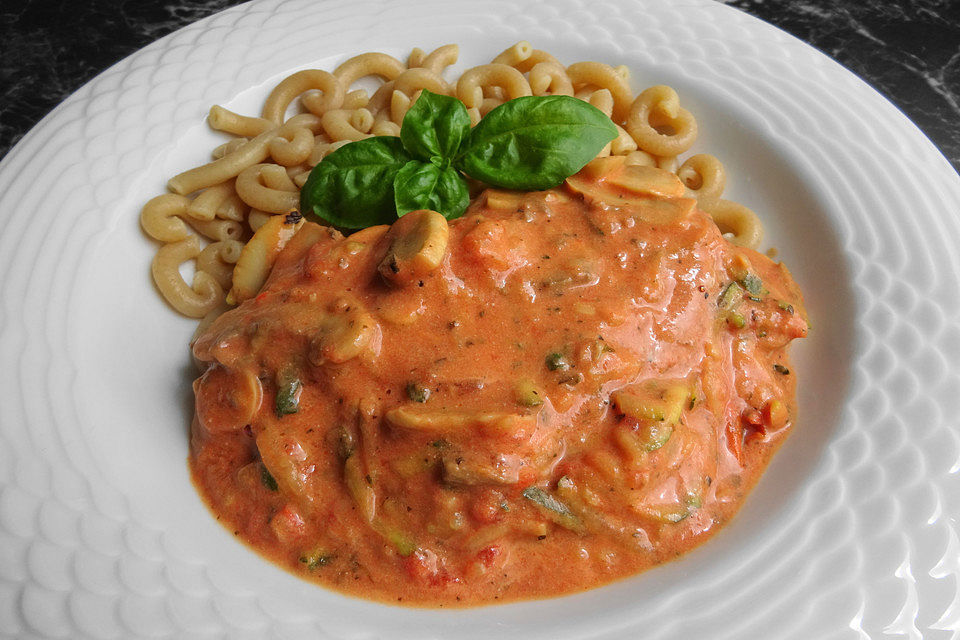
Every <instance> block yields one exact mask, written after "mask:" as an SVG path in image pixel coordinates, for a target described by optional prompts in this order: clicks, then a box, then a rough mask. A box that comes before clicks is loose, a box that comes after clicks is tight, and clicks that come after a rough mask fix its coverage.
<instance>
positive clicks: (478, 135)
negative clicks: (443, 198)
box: [456, 96, 617, 190]
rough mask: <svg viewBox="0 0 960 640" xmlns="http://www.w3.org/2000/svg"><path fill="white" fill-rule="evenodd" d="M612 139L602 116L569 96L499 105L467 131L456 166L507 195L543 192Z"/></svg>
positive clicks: (611, 130)
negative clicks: (509, 192) (519, 191)
mask: <svg viewBox="0 0 960 640" xmlns="http://www.w3.org/2000/svg"><path fill="white" fill-rule="evenodd" d="M616 137H617V128H616V127H615V126H614V124H613V122H611V121H610V118H608V117H607V116H606V115H605V114H604V113H603V112H602V111H600V110H599V109H597V108H596V107H594V106H593V105H590V104H587V103H586V102H584V101H583V100H578V99H577V98H573V97H570V96H528V97H525V98H516V99H514V100H510V101H508V102H505V103H503V104H502V105H500V106H499V107H497V108H495V109H494V110H492V111H491V112H490V113H488V114H487V115H486V117H484V118H483V120H481V121H480V123H479V124H478V125H477V126H476V127H474V128H473V131H471V132H470V136H469V137H468V138H467V140H466V141H465V143H464V145H463V146H462V147H461V149H460V157H459V158H458V159H457V163H456V164H457V166H458V167H459V168H460V169H462V170H463V171H464V173H466V174H467V175H469V176H471V177H473V178H476V179H477V180H481V181H483V182H486V183H487V184H491V185H493V186H497V187H504V188H507V189H523V190H535V189H549V188H550V187H555V186H557V185H558V184H560V183H561V182H563V181H564V179H566V178H567V177H568V176H571V175H573V174H574V173H576V172H577V171H579V170H580V169H582V168H583V166H584V165H585V164H587V163H588V162H590V161H591V160H593V158H594V157H595V156H596V155H597V153H599V152H600V150H601V149H603V147H604V145H606V144H607V143H608V142H610V141H611V140H613V139H614V138H616Z"/></svg>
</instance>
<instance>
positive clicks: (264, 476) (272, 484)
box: [260, 463, 279, 491]
mask: <svg viewBox="0 0 960 640" xmlns="http://www.w3.org/2000/svg"><path fill="white" fill-rule="evenodd" d="M260 482H262V483H263V486H265V487H266V488H267V489H270V491H276V490H277V489H278V488H279V487H278V486H277V480H276V478H274V477H273V476H272V475H270V472H269V471H267V467H266V466H265V465H264V464H263V463H261V464H260Z"/></svg>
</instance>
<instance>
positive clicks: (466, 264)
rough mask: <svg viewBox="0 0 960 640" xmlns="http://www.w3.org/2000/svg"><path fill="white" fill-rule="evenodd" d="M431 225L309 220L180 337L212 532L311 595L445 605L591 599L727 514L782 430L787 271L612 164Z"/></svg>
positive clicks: (678, 197) (637, 171)
mask: <svg viewBox="0 0 960 640" xmlns="http://www.w3.org/2000/svg"><path fill="white" fill-rule="evenodd" d="M426 214H427V212H414V213H411V214H408V215H407V216H405V217H404V218H402V219H401V220H400V221H398V222H397V223H395V224H394V225H393V227H387V226H382V227H373V228H369V229H366V230H363V231H360V232H358V233H355V234H353V235H351V236H348V237H346V238H345V237H343V236H342V235H341V234H340V233H338V232H336V231H334V230H332V229H325V228H322V227H319V226H316V225H309V224H308V225H306V226H305V227H304V228H303V229H302V230H301V231H300V232H299V233H298V235H297V236H295V237H294V239H293V240H291V242H290V244H289V245H288V246H287V247H286V248H285V250H284V251H283V253H282V254H281V255H280V257H279V260H278V262H277V264H276V265H275V267H274V270H273V272H272V275H271V276H270V278H269V280H268V281H267V283H266V285H265V286H264V287H263V289H262V291H261V293H260V294H259V295H258V296H257V297H256V298H255V299H252V300H249V301H247V302H245V303H244V304H242V305H241V306H240V307H238V308H237V309H235V310H232V311H230V312H228V313H226V314H224V315H223V316H221V317H220V318H218V319H217V320H216V321H215V322H214V323H213V325H212V326H210V327H209V328H208V329H207V330H206V331H205V332H204V333H203V334H202V335H200V336H199V338H198V339H197V340H196V342H195V344H194V347H193V350H194V354H195V356H196V357H197V358H198V359H199V360H200V361H202V362H203V363H205V364H206V365H208V367H209V368H208V369H207V370H206V373H204V374H203V376H202V377H201V378H200V379H199V380H198V381H197V382H196V384H195V391H196V401H197V404H196V409H197V417H196V419H195V421H194V427H193V438H192V452H191V457H190V466H191V469H192V473H193V477H194V480H195V483H196V485H197V487H198V488H199V490H200V492H201V493H202V495H203V496H204V498H205V499H206V501H207V503H208V504H209V506H210V508H211V510H212V511H213V512H214V513H215V514H216V516H217V517H218V519H220V520H221V522H223V523H224V524H225V525H226V526H228V527H230V529H231V530H233V531H234V532H235V534H236V535H237V536H238V537H240V538H241V539H242V540H244V541H245V542H246V543H247V544H249V545H250V546H252V547H253V548H254V549H256V550H257V551H258V552H260V553H261V554H263V555H264V556H266V557H268V558H269V559H271V560H272V561H274V562H276V563H278V564H280V565H282V566H284V567H285V568H287V569H288V570H290V571H292V572H294V573H296V574H297V575H299V576H302V577H303V578H306V579H308V580H313V581H316V582H318V583H320V584H322V585H325V586H328V587H332V588H334V589H338V590H340V591H344V592H346V593H349V594H354V595H357V596H361V597H364V598H371V599H376V600H383V601H390V602H402V603H405V604H415V605H427V606H446V605H476V604H486V603H492V602H495V601H506V600H516V599H521V598H534V597H545V596H554V595H559V594H564V593H570V592H575V591H579V590H584V589H589V588H591V587H595V586H598V585H600V584H603V583H607V582H610V581H611V580H614V579H617V578H621V577H624V576H628V575H631V574H634V573H637V572H639V571H642V570H644V569H647V568H649V567H651V566H654V565H656V564H659V563H662V562H664V561H667V560H670V559H671V558H674V557H676V556H677V555H679V554H681V553H683V552H685V551H687V550H689V549H690V548H692V547H694V546H696V545H698V544H700V543H701V542H703V541H704V540H706V539H707V538H708V537H709V536H710V535H712V534H713V533H714V532H715V531H716V530H717V529H718V528H719V527H721V526H722V525H723V524H724V523H725V522H726V521H728V520H729V519H730V518H731V517H732V516H733V515H734V513H735V512H736V510H737V509H738V508H739V506H740V505H741V503H742V501H743V500H744V497H745V496H746V494H747V492H748V491H749V489H750V488H751V487H752V486H753V485H754V483H755V482H756V480H757V479H758V477H759V475H760V473H761V472H762V471H763V469H764V467H765V466H766V464H767V462H768V460H769V458H770V456H771V454H772V453H773V452H774V450H775V449H776V448H777V447H778V446H779V444H780V443H781V441H782V440H783V438H784V436H785V435H786V433H787V431H788V430H789V428H790V426H791V424H792V422H793V419H794V415H795V403H794V391H793V390H794V381H793V379H794V375H793V372H792V371H790V365H789V363H788V361H787V355H786V351H785V349H786V347H787V345H788V343H789V342H790V341H791V340H792V339H794V338H797V337H802V336H804V335H805V333H806V330H807V324H806V320H805V312H804V310H803V302H802V298H801V295H800V292H799V291H798V289H797V287H796V285H795V284H794V283H793V281H792V279H791V278H790V275H789V274H788V272H787V270H786V269H785V268H784V267H783V266H781V265H777V264H774V263H773V262H771V261H770V260H769V259H768V258H766V257H764V256H762V255H760V254H758V253H756V252H754V251H751V250H748V249H742V248H738V247H735V246H733V245H731V244H730V243H729V242H727V241H726V240H725V239H724V238H723V237H722V236H721V234H720V232H719V230H718V229H717V227H716V225H715V224H714V223H713V222H712V221H711V219H710V218H709V217H708V216H707V215H706V214H704V213H703V212H701V211H700V210H699V209H698V208H697V207H696V202H695V200H692V199H689V198H686V197H684V189H683V186H682V185H681V184H680V182H679V181H678V180H677V179H676V178H675V177H674V176H672V175H670V174H667V173H665V172H660V171H659V170H655V169H648V168H636V167H627V166H624V165H623V164H622V162H617V161H601V162H595V163H592V164H591V165H588V167H587V168H586V169H584V171H582V172H581V173H580V174H578V175H577V176H574V177H572V178H571V179H570V180H568V182H567V184H565V185H564V186H562V187H560V188H557V189H555V190H551V191H545V192H536V193H526V194H519V193H508V192H501V191H487V192H485V193H484V194H481V195H480V196H479V197H478V198H476V199H475V201H474V203H473V205H472V206H471V207H470V209H469V210H468V211H467V213H466V214H465V215H464V216H463V217H462V218H460V219H458V220H455V221H453V222H451V223H450V224H449V227H448V226H447V224H446V222H445V221H442V219H441V220H440V222H437V220H436V219H434V218H430V217H429V216H427V215H426Z"/></svg>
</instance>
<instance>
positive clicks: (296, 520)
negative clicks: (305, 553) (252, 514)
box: [270, 504, 306, 544]
mask: <svg viewBox="0 0 960 640" xmlns="http://www.w3.org/2000/svg"><path fill="white" fill-rule="evenodd" d="M270 528H271V529H272V530H273V533H274V535H276V536H277V539H278V540H280V541H281V542H283V543H284V544H289V543H290V542H291V541H294V540H296V539H297V538H300V537H302V536H303V534H304V532H305V530H306V525H305V524H304V522H303V518H302V517H301V516H300V514H299V513H298V512H297V510H296V509H295V508H293V506H291V505H289V504H287V505H284V506H283V508H282V509H280V510H279V511H277V512H276V513H275V514H273V517H272V518H270Z"/></svg>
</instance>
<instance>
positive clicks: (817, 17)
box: [0, 0, 960, 169]
mask: <svg viewBox="0 0 960 640" xmlns="http://www.w3.org/2000/svg"><path fill="white" fill-rule="evenodd" d="M625 1H629V0H625ZM235 4H239V2H238V1H237V0H166V1H165V2H150V1H143V0H81V2H68V1H67V0H24V1H21V2H15V1H14V0H10V1H9V2H3V3H2V4H0V157H2V156H3V155H4V154H6V152H7V150H8V149H9V148H10V147H11V146H12V145H13V144H15V143H16V142H17V140H19V139H20V138H21V137H23V135H24V134H25V133H26V132H27V131H28V130H29V129H30V128H31V127H32V126H33V125H34V124H36V123H37V121H39V120H40V118H41V117H43V115H44V114H46V113H47V112H48V111H49V110H50V109H52V108H53V107H54V106H56V105H57V103H59V102H61V101H62V100H63V99H65V98H66V97H67V96H69V95H70V94H71V93H73V92H74V91H75V90H76V89H78V88H79V87H80V86H81V85H83V84H84V83H85V82H87V81H88V80H90V79H91V78H93V77H94V76H95V75H97V74H98V73H99V72H100V71H102V70H104V69H106V68H107V67H109V66H110V65H112V64H113V63H115V62H117V61H118V60H120V59H122V58H123V57H125V56H127V55H129V54H130V53H132V52H134V51H136V50H137V49H139V48H141V47H143V46H145V45H147V44H149V43H150V42H152V41H154V40H156V39H157V38H160V37H161V36H164V35H166V34H167V33H170V32H171V31H174V30H176V29H178V28H180V27H182V26H184V25H186V24H189V23H191V22H193V21H195V20H199V19H200V18H203V17H205V16H208V15H210V14H212V13H215V12H217V11H220V10H222V9H224V8H226V7H229V6H232V5H235ZM727 4H729V5H731V6H734V7H736V8H738V9H741V10H743V11H746V12H747V13H750V14H753V15H755V16H757V17H759V18H762V19H764V20H766V21H768V22H771V23H773V24H775V25H777V26H778V27H780V28H782V29H784V30H785V31H788V32H789V33H792V34H793V35H795V36H797V37H799V38H801V39H802V40H805V41H806V42H808V43H810V44H812V45H813V46H815V47H817V48H819V49H820V50H822V51H824V52H825V53H827V54H828V55H829V56H831V57H832V58H834V59H835V60H837V61H839V62H840V63H841V64H843V65H845V66H846V67H848V68H849V69H851V70H852V71H853V72H854V73H856V74H858V75H859V76H861V77H862V78H864V79H865V80H867V82H869V83H870V84H872V85H873V86H874V87H876V88H877V89H878V90H879V91H880V92H881V93H883V94H884V95H885V96H887V97H888V98H889V99H890V100H891V101H893V103H894V104H896V105H897V106H899V107H900V109H902V110H903V111H904V112H905V113H906V114H907V115H908V116H909V117H910V118H911V119H912V120H913V121H914V122H916V123H917V125H919V127H920V128H921V129H922V130H923V131H924V132H925V133H926V134H927V136H928V137H929V138H930V139H931V140H933V142H934V143H935V144H936V145H937V146H938V147H939V148H940V150H941V151H943V153H944V155H945V156H946V157H947V158H948V159H949V160H950V161H951V162H952V163H953V166H954V167H955V168H958V169H960V0H869V1H862V0H800V1H795V0H728V1H727Z"/></svg>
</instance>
